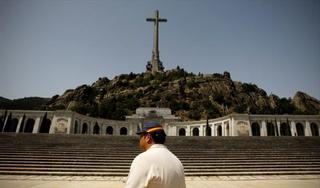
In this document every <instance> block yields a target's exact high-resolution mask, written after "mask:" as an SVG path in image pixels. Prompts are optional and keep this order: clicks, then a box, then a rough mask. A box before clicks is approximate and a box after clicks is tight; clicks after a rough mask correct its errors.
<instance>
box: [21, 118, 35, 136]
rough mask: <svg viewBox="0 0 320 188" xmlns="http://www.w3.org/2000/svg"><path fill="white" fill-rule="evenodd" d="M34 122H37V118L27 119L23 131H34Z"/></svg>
mask: <svg viewBox="0 0 320 188" xmlns="http://www.w3.org/2000/svg"><path fill="white" fill-rule="evenodd" d="M34 124H35V120H34V119H28V120H27V123H26V126H25V128H24V130H23V132H25V133H32V132H33V127H34Z"/></svg>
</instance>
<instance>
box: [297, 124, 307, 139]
mask: <svg viewBox="0 0 320 188" xmlns="http://www.w3.org/2000/svg"><path fill="white" fill-rule="evenodd" d="M296 130H297V136H304V135H305V134H304V126H303V125H302V124H301V123H297V124H296Z"/></svg>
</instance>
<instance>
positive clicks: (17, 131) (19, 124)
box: [16, 116, 23, 133]
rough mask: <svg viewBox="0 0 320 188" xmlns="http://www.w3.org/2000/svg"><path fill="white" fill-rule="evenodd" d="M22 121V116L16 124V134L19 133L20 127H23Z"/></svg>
mask: <svg viewBox="0 0 320 188" xmlns="http://www.w3.org/2000/svg"><path fill="white" fill-rule="evenodd" d="M22 119H23V116H22V117H20V118H19V122H18V126H17V129H16V133H19V130H20V127H21V126H23V125H22ZM22 131H23V130H22Z"/></svg>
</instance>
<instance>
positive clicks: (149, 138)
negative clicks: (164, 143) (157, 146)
mask: <svg viewBox="0 0 320 188" xmlns="http://www.w3.org/2000/svg"><path fill="white" fill-rule="evenodd" d="M146 141H147V143H148V144H151V143H152V142H153V140H152V137H151V135H150V134H147V136H146Z"/></svg>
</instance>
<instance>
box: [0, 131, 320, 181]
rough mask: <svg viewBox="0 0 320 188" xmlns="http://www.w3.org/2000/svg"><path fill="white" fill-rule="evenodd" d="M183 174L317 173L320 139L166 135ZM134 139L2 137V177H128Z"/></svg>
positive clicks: (134, 152)
mask: <svg viewBox="0 0 320 188" xmlns="http://www.w3.org/2000/svg"><path fill="white" fill-rule="evenodd" d="M167 146H168V148H169V149H170V150H171V151H172V152H173V153H175V154H176V155H177V156H178V157H179V158H180V160H181V161H182V163H183V165H184V167H185V174H186V176H239V175H245V176H252V175H310V174H318V175H319V174H320V148H319V146H320V137H168V139H167ZM139 153H140V151H139V148H138V137H134V136H98V135H57V134H55V135H52V134H10V133H6V134H0V174H2V175H58V176H113V177H114V176H127V174H128V172H129V168H130V164H131V162H132V160H133V158H134V157H135V156H136V155H138V154H139Z"/></svg>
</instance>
